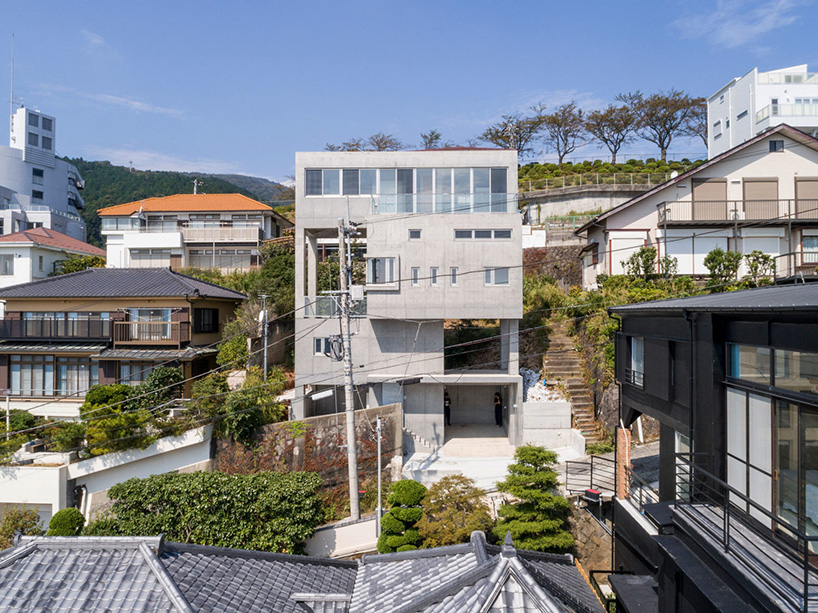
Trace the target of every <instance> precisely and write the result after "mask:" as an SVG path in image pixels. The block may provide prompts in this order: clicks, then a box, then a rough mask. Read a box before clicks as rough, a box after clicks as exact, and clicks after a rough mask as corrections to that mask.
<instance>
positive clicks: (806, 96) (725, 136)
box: [707, 64, 818, 159]
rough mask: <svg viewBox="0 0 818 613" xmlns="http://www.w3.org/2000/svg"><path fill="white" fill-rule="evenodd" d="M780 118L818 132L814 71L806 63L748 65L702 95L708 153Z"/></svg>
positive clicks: (718, 151) (817, 80) (817, 78)
mask: <svg viewBox="0 0 818 613" xmlns="http://www.w3.org/2000/svg"><path fill="white" fill-rule="evenodd" d="M780 124H787V125H789V126H791V127H793V128H798V129H799V130H801V131H802V132H806V133H807V134H810V135H811V136H818V73H814V72H808V71H807V65H806V64H801V65H799V66H790V67H789V68H781V69H779V70H771V71H769V72H759V71H758V68H753V69H752V70H751V71H750V72H748V73H747V74H746V75H744V76H743V77H736V78H735V79H733V80H732V81H730V82H729V83H727V85H725V86H724V87H722V88H721V89H719V91H717V92H716V93H715V94H713V95H712V96H710V98H708V99H707V153H708V157H709V158H710V159H712V158H714V157H716V156H717V155H720V154H721V153H724V152H725V151H727V150H728V149H732V148H733V147H735V146H736V145H740V144H741V143H743V142H744V141H747V140H749V139H751V138H753V137H754V136H755V135H757V134H760V133H761V132H763V131H764V130H767V129H769V128H772V127H775V126H777V125H780Z"/></svg>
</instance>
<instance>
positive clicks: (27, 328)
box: [0, 318, 112, 340]
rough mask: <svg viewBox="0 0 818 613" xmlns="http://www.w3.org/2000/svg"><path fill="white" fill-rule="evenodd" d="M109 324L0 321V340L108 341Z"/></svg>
mask: <svg viewBox="0 0 818 613" xmlns="http://www.w3.org/2000/svg"><path fill="white" fill-rule="evenodd" d="M111 323H112V322H111V321H109V320H102V319H56V318H43V319H0V338H2V339H6V340H12V339H92V340H96V339H104V340H110V338H111Z"/></svg>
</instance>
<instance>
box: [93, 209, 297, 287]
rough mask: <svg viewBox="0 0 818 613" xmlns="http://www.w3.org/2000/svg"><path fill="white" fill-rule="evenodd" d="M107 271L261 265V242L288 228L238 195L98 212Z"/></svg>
mask: <svg viewBox="0 0 818 613" xmlns="http://www.w3.org/2000/svg"><path fill="white" fill-rule="evenodd" d="M98 214H99V216H100V217H101V218H102V235H103V236H104V237H105V242H106V250H107V254H108V256H107V257H108V267H109V268H160V267H168V266H170V267H172V268H188V267H191V268H216V269H219V270H221V271H222V272H232V271H235V270H240V271H246V270H250V269H252V268H255V267H257V266H259V265H260V257H259V254H260V249H261V246H262V244H263V242H264V241H266V240H270V239H274V238H277V237H280V236H281V235H282V232H283V231H284V230H285V229H287V228H291V227H292V225H293V224H292V223H291V222H290V221H288V220H287V219H285V218H284V217H282V216H281V215H279V214H278V213H276V212H275V211H273V209H272V208H271V207H269V206H267V205H266V204H262V203H261V202H257V201H255V200H253V199H252V198H248V197H247V196H243V195H241V194H176V195H174V196H166V197H164V198H145V199H144V200H137V201H135V202H128V203H125V204H119V205H116V206H111V207H108V208H105V209H100V210H99V211H98Z"/></svg>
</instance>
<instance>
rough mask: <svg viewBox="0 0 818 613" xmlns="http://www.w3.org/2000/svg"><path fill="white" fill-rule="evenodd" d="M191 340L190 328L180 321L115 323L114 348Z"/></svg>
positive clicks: (179, 343) (179, 342)
mask: <svg viewBox="0 0 818 613" xmlns="http://www.w3.org/2000/svg"><path fill="white" fill-rule="evenodd" d="M189 340H190V326H189V325H188V323H187V322H178V321H115V322H114V347H117V346H118V345H173V346H176V347H177V348H179V347H181V346H182V343H185V342H187V341H189Z"/></svg>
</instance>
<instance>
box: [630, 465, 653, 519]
mask: <svg viewBox="0 0 818 613" xmlns="http://www.w3.org/2000/svg"><path fill="white" fill-rule="evenodd" d="M625 477H626V478H627V480H628V497H629V498H630V500H631V502H632V503H633V504H635V505H636V506H637V508H638V509H639V510H640V511H641V510H642V509H644V508H645V505H646V504H653V503H655V502H659V492H657V491H656V489H655V488H654V487H653V486H652V485H651V484H650V483H648V482H647V481H645V480H644V479H643V478H642V477H640V476H639V474H637V473H636V472H635V471H634V470H633V469H632V468H631V467H629V466H626V467H625Z"/></svg>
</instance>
